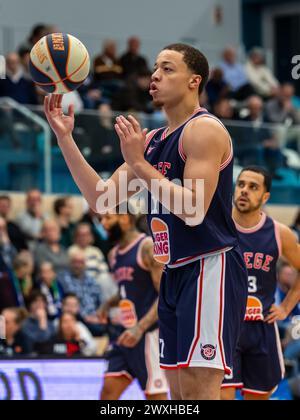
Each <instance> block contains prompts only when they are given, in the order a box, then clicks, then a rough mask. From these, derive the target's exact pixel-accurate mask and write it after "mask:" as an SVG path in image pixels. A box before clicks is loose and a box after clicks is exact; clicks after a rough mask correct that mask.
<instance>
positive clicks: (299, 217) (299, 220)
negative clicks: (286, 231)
mask: <svg viewBox="0 0 300 420" xmlns="http://www.w3.org/2000/svg"><path fill="white" fill-rule="evenodd" d="M296 225H300V210H299V211H298V213H297V216H296V218H295V221H294V226H296Z"/></svg>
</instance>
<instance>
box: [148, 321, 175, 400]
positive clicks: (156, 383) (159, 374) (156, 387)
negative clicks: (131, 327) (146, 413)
mask: <svg viewBox="0 0 300 420" xmlns="http://www.w3.org/2000/svg"><path fill="white" fill-rule="evenodd" d="M158 343H159V333H158V329H156V330H154V331H151V332H148V333H146V334H145V362H146V368H147V374H148V379H147V384H146V389H145V390H144V393H145V394H146V395H157V394H165V393H167V392H168V391H169V386H168V382H167V378H166V376H165V373H164V372H163V371H162V370H161V369H160V367H159V344H158Z"/></svg>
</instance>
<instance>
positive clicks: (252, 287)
mask: <svg viewBox="0 0 300 420" xmlns="http://www.w3.org/2000/svg"><path fill="white" fill-rule="evenodd" d="M256 292H257V278H256V277H255V276H249V277H248V293H256Z"/></svg>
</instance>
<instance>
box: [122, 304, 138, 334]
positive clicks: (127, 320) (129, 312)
mask: <svg viewBox="0 0 300 420" xmlns="http://www.w3.org/2000/svg"><path fill="white" fill-rule="evenodd" d="M119 309H120V312H121V324H122V325H123V327H124V328H132V327H134V326H135V325H136V324H137V316H136V312H135V306H134V303H133V302H131V300H128V299H122V300H120V302H119Z"/></svg>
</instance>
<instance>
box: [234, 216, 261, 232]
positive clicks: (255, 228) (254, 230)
mask: <svg viewBox="0 0 300 420" xmlns="http://www.w3.org/2000/svg"><path fill="white" fill-rule="evenodd" d="M266 220H267V215H266V213H262V217H261V219H260V222H259V223H258V224H257V225H256V226H253V227H251V228H244V227H242V226H240V225H239V224H238V223H237V222H236V221H235V220H234V223H235V227H236V229H237V230H238V231H239V232H241V233H246V234H249V233H255V232H258V231H259V230H260V229H261V228H262V227H263V226H264V224H265V223H266Z"/></svg>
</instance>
